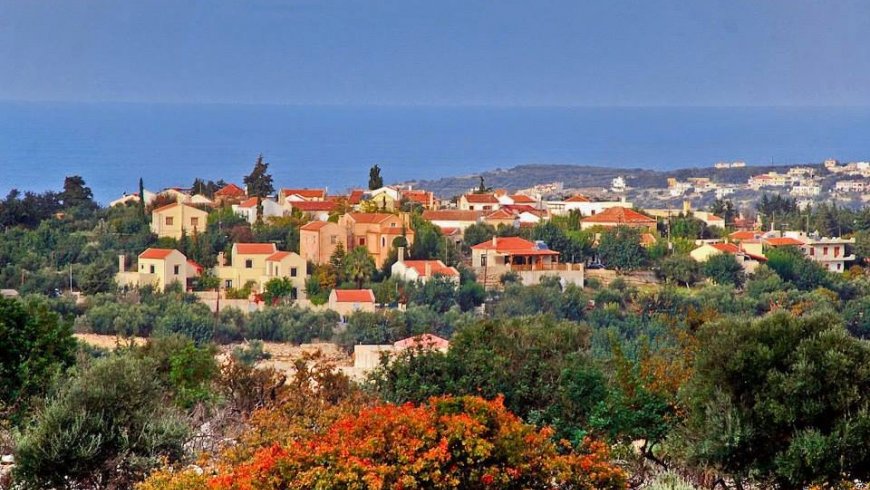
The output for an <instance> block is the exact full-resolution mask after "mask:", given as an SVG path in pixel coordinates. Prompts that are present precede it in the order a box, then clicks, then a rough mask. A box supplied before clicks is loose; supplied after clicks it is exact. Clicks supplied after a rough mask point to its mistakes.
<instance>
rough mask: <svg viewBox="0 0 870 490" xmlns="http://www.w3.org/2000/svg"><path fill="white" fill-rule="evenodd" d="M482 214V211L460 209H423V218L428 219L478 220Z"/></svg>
mask: <svg viewBox="0 0 870 490" xmlns="http://www.w3.org/2000/svg"><path fill="white" fill-rule="evenodd" d="M481 216H482V214H481V212H480V211H460V210H454V209H442V210H439V211H423V219H425V220H428V221H475V222H476V221H478V220H479V219H480V217H481Z"/></svg>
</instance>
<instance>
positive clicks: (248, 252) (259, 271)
mask: <svg viewBox="0 0 870 490" xmlns="http://www.w3.org/2000/svg"><path fill="white" fill-rule="evenodd" d="M221 262H222V259H220V258H219V259H218V265H217V267H215V275H216V276H217V277H218V278H219V279H220V280H221V286H222V287H224V288H227V289H229V288H236V289H239V288H243V287H244V286H245V284H247V283H249V282H252V283H253V284H254V290H255V291H257V292H262V291H263V288H264V287H265V285H266V283H267V282H269V281H270V280H271V279H275V278H279V277H287V278H289V279H290V281H291V282H292V283H293V288H294V289H295V294H294V295H293V297H294V298H299V297H301V296H300V295H301V294H302V292H303V291H304V290H305V278H306V275H307V273H308V271H307V263H306V262H305V259H303V258H302V257H301V256H300V255H299V254H297V253H293V252H282V251H279V250H278V248H277V247H276V246H275V244H274V243H235V244H233V249H232V257H231V260H230V265H223V264H222V263H221Z"/></svg>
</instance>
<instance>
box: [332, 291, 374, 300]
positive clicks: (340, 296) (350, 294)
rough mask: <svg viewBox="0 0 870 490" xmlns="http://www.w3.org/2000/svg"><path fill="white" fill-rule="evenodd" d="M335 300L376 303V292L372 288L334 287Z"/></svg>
mask: <svg viewBox="0 0 870 490" xmlns="http://www.w3.org/2000/svg"><path fill="white" fill-rule="evenodd" d="M333 292H334V293H335V300H336V301H337V302H339V303H374V302H375V293H373V292H372V290H371V289H333Z"/></svg>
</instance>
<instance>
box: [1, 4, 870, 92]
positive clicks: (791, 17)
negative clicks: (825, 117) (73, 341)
mask: <svg viewBox="0 0 870 490" xmlns="http://www.w3.org/2000/svg"><path fill="white" fill-rule="evenodd" d="M868 87H870V2H867V1H866V0H854V1H853V0H834V1H830V0H825V1H808V0H722V1H708V0H681V1H669V0H635V1H627V0H603V1H598V0H594V1H593V0H564V1H563V0H552V1H548V0H536V1H513V0H492V1H475V0H457V1H454V0H438V1H431V0H425V1H417V0H396V1H392V0H368V1H356V0H345V1H332V0H311V1H308V0H299V1H291V0H288V1H273V0H239V1H235V0H168V1H157V0H153V1H152V0H136V1H117V0H75V1H70V0H39V1H35V0H0V100H6V101H34V100H37V101H38V100H51V101H87V102H96V101H127V102H147V103H152V102H164V103H186V102H194V103H229V104H234V103H248V104H311V105H321V104H323V105H327V104H328V105H333V104H337V105H403V106H415V105H458V106H465V105H483V106H490V105H491V106H687V105H691V106H854V105H870V89H868Z"/></svg>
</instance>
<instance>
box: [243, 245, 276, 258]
mask: <svg viewBox="0 0 870 490" xmlns="http://www.w3.org/2000/svg"><path fill="white" fill-rule="evenodd" d="M235 249H236V253H238V254H244V255H266V254H268V255H271V254H273V253H275V251H276V250H277V247H275V244H274V243H237V244H236V246H235Z"/></svg>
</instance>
